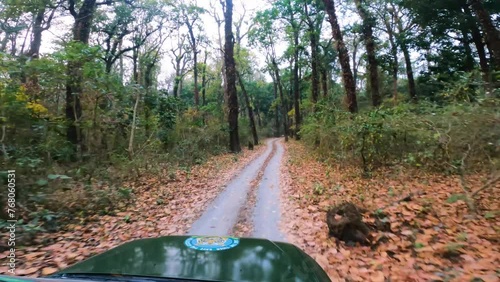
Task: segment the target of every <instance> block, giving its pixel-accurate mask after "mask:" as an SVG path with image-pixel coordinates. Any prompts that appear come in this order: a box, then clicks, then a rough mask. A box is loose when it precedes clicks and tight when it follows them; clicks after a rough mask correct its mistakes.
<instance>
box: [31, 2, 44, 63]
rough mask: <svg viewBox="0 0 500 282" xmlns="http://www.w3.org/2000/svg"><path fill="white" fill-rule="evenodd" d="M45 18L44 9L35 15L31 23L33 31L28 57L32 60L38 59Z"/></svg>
mask: <svg viewBox="0 0 500 282" xmlns="http://www.w3.org/2000/svg"><path fill="white" fill-rule="evenodd" d="M44 16H45V9H40V11H38V13H37V14H36V15H35V21H34V23H33V31H32V33H31V36H32V39H31V44H30V50H29V52H28V56H29V57H30V58H32V59H38V58H39V57H40V46H41V45H42V32H43V26H42V24H43V19H44Z"/></svg>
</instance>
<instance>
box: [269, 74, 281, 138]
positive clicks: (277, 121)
mask: <svg viewBox="0 0 500 282" xmlns="http://www.w3.org/2000/svg"><path fill="white" fill-rule="evenodd" d="M273 68H274V66H273ZM271 77H272V79H273V93H274V100H275V101H276V100H278V82H277V80H276V77H275V74H274V73H271ZM274 120H275V126H276V132H275V135H274V136H275V137H279V136H280V115H279V105H276V109H275V110H274Z"/></svg>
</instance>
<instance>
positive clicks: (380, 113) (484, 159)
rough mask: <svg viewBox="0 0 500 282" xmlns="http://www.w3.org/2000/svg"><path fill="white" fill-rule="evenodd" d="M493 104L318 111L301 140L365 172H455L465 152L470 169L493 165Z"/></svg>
mask: <svg viewBox="0 0 500 282" xmlns="http://www.w3.org/2000/svg"><path fill="white" fill-rule="evenodd" d="M496 103H497V102H496V101H491V100H490V101H484V103H481V104H452V105H448V106H445V107H440V106H437V105H435V104H431V103H421V104H419V105H411V104H400V105H398V106H395V107H382V108H379V109H376V110H372V111H367V112H362V113H359V114H357V115H354V116H353V115H351V114H349V113H346V112H344V111H343V110H339V109H336V108H331V107H327V106H322V107H320V108H319V109H320V110H319V111H317V112H316V113H314V114H313V115H310V116H309V117H308V118H307V119H306V120H305V122H304V125H303V127H302V129H301V135H302V138H303V139H304V141H305V142H306V143H307V144H310V145H311V146H312V147H314V148H315V149H316V150H318V151H319V152H320V153H321V155H322V156H326V157H327V158H334V159H336V160H338V161H340V162H343V163H350V164H355V165H359V166H361V167H362V168H363V170H364V171H365V172H369V171H371V170H373V169H374V168H376V167H380V166H384V165H395V164H399V165H405V166H411V167H418V168H423V169H427V170H439V171H445V172H451V173H458V172H459V170H460V165H461V160H462V158H463V156H464V154H466V153H467V152H468V150H470V151H469V152H468V153H467V154H468V156H469V157H468V159H467V161H468V164H469V166H470V167H475V168H486V167H489V166H491V165H495V163H496V165H498V159H499V157H500V156H499V153H498V151H496V150H495V148H496V146H498V140H500V132H499V131H498V130H497V126H498V121H499V120H498V119H499V112H498V107H497V105H496ZM495 105H496V106H495ZM469 148H470V149H469Z"/></svg>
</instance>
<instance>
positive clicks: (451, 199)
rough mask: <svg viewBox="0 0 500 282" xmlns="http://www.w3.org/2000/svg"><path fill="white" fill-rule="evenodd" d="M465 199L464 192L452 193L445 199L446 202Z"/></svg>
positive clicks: (450, 202) (451, 202)
mask: <svg viewBox="0 0 500 282" xmlns="http://www.w3.org/2000/svg"><path fill="white" fill-rule="evenodd" d="M466 199H467V196H465V195H464V194H453V195H451V196H450V197H449V198H448V199H447V200H446V202H447V203H449V204H453V203H456V202H458V201H460V200H462V201H465V200H466Z"/></svg>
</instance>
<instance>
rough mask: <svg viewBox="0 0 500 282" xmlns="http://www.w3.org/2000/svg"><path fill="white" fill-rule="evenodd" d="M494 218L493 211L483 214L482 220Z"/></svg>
mask: <svg viewBox="0 0 500 282" xmlns="http://www.w3.org/2000/svg"><path fill="white" fill-rule="evenodd" d="M495 217H496V213H495V212H494V211H489V212H487V213H485V214H484V218H486V219H494V218H495Z"/></svg>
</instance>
